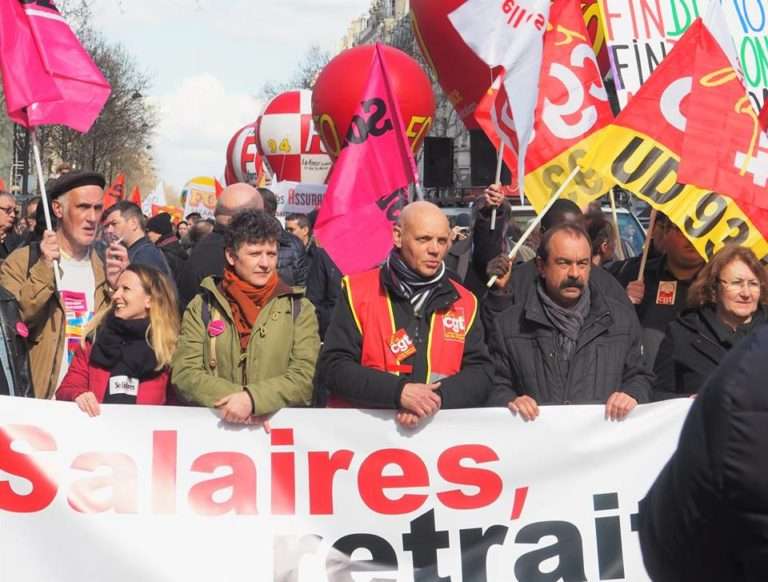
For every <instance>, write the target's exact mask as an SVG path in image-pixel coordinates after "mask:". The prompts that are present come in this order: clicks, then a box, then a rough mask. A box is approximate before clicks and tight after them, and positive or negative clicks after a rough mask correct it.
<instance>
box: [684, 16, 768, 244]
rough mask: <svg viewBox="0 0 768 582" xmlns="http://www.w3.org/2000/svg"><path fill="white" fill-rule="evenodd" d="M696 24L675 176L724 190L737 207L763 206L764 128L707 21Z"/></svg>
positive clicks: (766, 190)
mask: <svg viewBox="0 0 768 582" xmlns="http://www.w3.org/2000/svg"><path fill="white" fill-rule="evenodd" d="M696 28H697V32H696V53H695V55H696V58H695V67H694V74H693V83H692V89H691V94H690V97H689V98H688V108H687V112H686V113H687V115H686V117H687V120H688V122H687V126H686V130H685V139H684V141H683V152H682V160H681V162H680V179H681V180H683V181H685V182H687V183H690V184H696V185H697V186H700V187H702V188H709V189H713V190H717V191H718V192H723V193H725V194H727V195H728V196H730V197H731V198H733V199H734V200H735V201H736V202H737V203H738V204H739V205H740V206H742V208H747V207H756V209H760V208H762V209H763V211H768V132H765V131H763V129H762V128H761V126H760V120H759V116H758V112H757V111H756V110H755V108H754V107H753V105H752V101H751V100H750V98H749V95H748V93H747V90H746V87H745V86H744V82H743V80H742V77H741V73H740V72H739V71H738V70H737V69H735V68H734V67H733V66H732V64H731V62H730V61H729V59H728V57H727V55H726V53H725V52H724V50H723V48H722V47H721V46H720V43H719V42H718V41H717V39H716V38H715V36H713V34H712V33H711V32H710V30H709V28H708V26H707V25H706V24H705V23H704V22H703V21H699V22H697V23H696ZM728 40H729V41H730V37H728ZM763 234H765V235H768V232H764V233H763Z"/></svg>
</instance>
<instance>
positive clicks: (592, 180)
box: [475, 0, 613, 212]
mask: <svg viewBox="0 0 768 582" xmlns="http://www.w3.org/2000/svg"><path fill="white" fill-rule="evenodd" d="M550 13H551V18H550V26H549V28H548V29H547V32H546V33H545V34H544V55H543V58H542V64H541V77H540V80H539V96H538V102H537V104H536V115H535V120H534V129H533V138H532V140H531V142H530V143H529V145H528V151H527V154H526V158H525V195H526V197H527V198H528V200H529V201H530V202H531V205H532V206H533V207H534V208H535V209H536V211H537V212H538V211H540V210H541V209H542V208H543V207H544V206H546V204H547V201H549V199H550V198H551V197H552V196H553V195H554V194H555V192H556V191H557V190H558V189H559V187H560V185H561V184H562V183H563V182H565V180H566V179H567V178H568V176H569V175H570V174H571V173H572V171H573V170H574V169H575V168H577V167H579V165H578V161H579V160H580V159H581V158H582V157H583V156H585V155H586V152H587V151H588V150H589V149H590V148H591V147H592V146H594V144H595V143H596V142H597V141H598V140H599V134H600V130H602V129H603V128H604V127H606V126H607V125H609V124H610V122H611V120H612V119H613V113H612V112H611V107H610V104H609V102H608V93H607V92H606V90H605V86H604V85H603V80H602V78H601V76H600V69H599V68H598V65H597V59H596V57H595V53H594V49H593V48H592V44H591V41H590V39H589V35H588V33H587V29H586V26H585V24H584V19H583V17H582V13H581V8H580V3H579V0H555V1H554V2H553V3H552V7H551V12H550ZM492 91H493V87H492V88H491V91H489V94H488V95H487V96H486V97H485V98H484V99H483V101H481V103H480V104H479V105H478V107H477V110H476V112H475V117H476V119H477V122H478V125H480V127H482V128H483V130H484V131H485V133H486V134H487V135H488V137H489V139H490V140H491V142H492V143H494V145H497V144H498V141H499V139H501V140H502V141H503V142H504V143H505V149H504V161H505V162H506V164H507V166H509V167H510V168H512V167H515V159H516V149H517V148H516V147H515V146H516V144H517V141H516V136H515V127H514V125H515V124H514V120H513V116H512V113H511V108H510V107H509V105H508V104H507V90H506V83H503V84H501V85H500V87H499V88H498V91H497V92H496V93H493V92H492ZM494 134H496V135H494ZM497 136H499V137H497ZM510 146H511V147H510ZM497 148H498V145H497ZM611 186H613V182H612V181H609V180H605V179H604V178H603V177H602V176H601V175H600V174H598V173H596V172H593V171H585V172H579V173H577V174H576V176H575V178H574V179H573V180H572V181H571V182H570V184H569V185H568V186H567V187H566V189H565V191H564V192H563V194H562V196H563V197H564V198H569V199H571V200H573V201H574V202H576V203H577V204H578V205H579V206H580V207H582V208H585V207H586V206H587V204H588V203H589V202H591V201H592V200H594V199H595V198H597V197H599V196H602V195H603V194H605V193H606V191H607V190H608V189H609V188H610V187H611Z"/></svg>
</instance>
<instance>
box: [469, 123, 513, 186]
mask: <svg viewBox="0 0 768 582" xmlns="http://www.w3.org/2000/svg"><path fill="white" fill-rule="evenodd" d="M469 154H470V156H471V160H472V173H471V177H472V185H473V186H488V185H489V184H493V182H494V181H495V179H496V148H494V147H493V144H492V143H491V141H490V140H489V139H488V136H486V135H485V132H484V131H483V130H481V129H472V130H470V132H469ZM511 182H512V174H511V173H510V172H509V168H507V165H506V164H504V165H503V166H502V167H501V183H502V184H510V183H511Z"/></svg>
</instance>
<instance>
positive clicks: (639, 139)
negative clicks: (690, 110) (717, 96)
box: [581, 20, 768, 259]
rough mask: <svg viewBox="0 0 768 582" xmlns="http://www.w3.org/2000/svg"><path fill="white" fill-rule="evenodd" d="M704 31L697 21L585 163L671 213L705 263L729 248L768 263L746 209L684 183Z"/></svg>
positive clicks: (763, 244) (763, 243)
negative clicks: (688, 124)
mask: <svg viewBox="0 0 768 582" xmlns="http://www.w3.org/2000/svg"><path fill="white" fill-rule="evenodd" d="M701 27H702V24H701V20H697V21H696V22H695V23H694V24H693V25H692V26H691V27H690V28H689V29H688V31H687V32H686V33H685V34H684V35H683V36H682V37H681V38H680V40H679V41H677V43H676V44H675V46H674V48H673V49H672V51H671V52H670V53H669V55H668V56H667V57H666V58H665V59H664V60H663V61H662V63H661V65H659V67H657V68H656V70H655V71H654V72H653V74H652V75H651V76H650V77H649V79H648V80H647V81H646V82H645V84H644V85H643V86H642V87H641V88H640V90H639V91H638V92H637V94H636V95H635V96H634V97H633V98H632V100H631V101H630V102H629V104H628V105H627V106H626V107H625V108H624V109H623V110H622V112H621V113H620V114H619V115H618V116H617V117H616V119H615V120H614V123H613V124H612V125H611V126H610V127H608V128H606V129H605V130H603V131H602V132H601V140H600V143H598V144H597V146H596V147H594V148H592V149H591V150H590V152H589V155H588V156H586V157H585V158H584V159H583V160H582V162H581V163H582V165H583V167H584V168H586V169H587V170H596V171H598V172H600V173H601V174H603V175H605V176H607V179H610V180H615V181H616V183H618V184H620V185H621V186H623V187H624V188H626V189H627V190H629V191H630V192H633V193H635V194H636V195H637V196H638V197H640V198H641V199H643V200H645V201H646V202H648V203H649V204H650V205H651V206H653V207H654V208H656V209H658V210H660V211H661V212H663V213H665V214H666V215H667V216H668V217H669V218H670V220H672V222H674V223H675V224H676V225H677V226H678V227H680V229H681V231H682V232H683V234H684V235H685V236H686V237H688V239H689V240H690V241H691V242H692V243H693V245H694V246H695V247H696V249H697V250H698V251H699V252H700V253H701V254H702V256H704V257H707V258H709V257H711V256H712V255H713V254H714V253H715V252H717V251H718V250H719V249H720V248H722V246H723V245H725V244H728V243H736V244H741V245H743V246H746V247H749V248H751V249H752V250H753V251H754V252H755V254H756V255H757V256H758V258H761V259H762V258H765V257H767V256H768V243H766V241H765V239H764V238H763V236H762V234H761V233H760V231H759V230H758V228H756V226H755V224H754V222H753V221H752V220H751V219H750V217H749V215H748V213H747V212H745V211H744V209H742V208H740V207H739V205H737V204H736V203H735V202H734V201H733V200H731V199H730V198H728V197H726V196H724V195H722V194H719V193H717V192H715V191H714V190H713V189H706V188H700V187H698V186H694V185H691V184H686V183H684V182H682V181H681V179H680V177H679V167H680V158H681V155H682V153H683V140H684V137H685V131H686V117H685V115H684V112H685V106H686V103H685V102H686V100H688V99H690V97H689V93H690V90H691V80H692V77H693V74H694V71H693V68H694V67H693V59H694V54H695V51H696V46H697V43H698V38H699V36H698V35H699V34H700V33H701Z"/></svg>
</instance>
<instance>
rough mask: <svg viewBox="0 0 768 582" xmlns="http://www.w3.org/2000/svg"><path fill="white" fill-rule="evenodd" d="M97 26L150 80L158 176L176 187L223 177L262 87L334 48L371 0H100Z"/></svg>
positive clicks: (95, 5) (95, 3)
mask: <svg viewBox="0 0 768 582" xmlns="http://www.w3.org/2000/svg"><path fill="white" fill-rule="evenodd" d="M91 5H92V8H93V12H94V18H95V24H96V26H97V27H98V28H99V29H100V30H101V31H102V32H103V33H104V34H105V35H107V36H108V37H109V38H110V39H111V40H113V41H116V42H119V43H121V44H122V45H124V46H125V47H126V48H127V49H128V51H130V53H131V54H132V55H133V56H134V57H135V58H136V61H137V63H138V65H139V67H140V68H141V69H142V70H144V71H145V72H147V73H148V74H149V76H150V78H151V79H152V84H153V87H152V90H151V91H150V92H149V94H148V95H147V97H148V99H150V100H151V101H152V102H153V103H154V104H155V105H156V106H157V107H158V108H159V111H160V115H161V124H160V127H159V128H158V132H157V135H156V137H155V141H154V144H153V150H152V151H153V155H154V158H155V165H156V167H157V170H158V176H159V177H160V178H161V179H163V180H165V181H166V182H167V183H169V184H173V185H174V186H175V187H176V188H181V186H182V185H183V184H184V182H186V180H187V179H189V178H192V177H194V176H198V175H215V176H221V175H222V174H223V171H224V163H225V150H226V146H227V142H228V141H229V138H230V137H231V136H232V135H233V134H234V133H235V131H236V130H237V129H239V128H240V127H242V126H243V125H245V124H246V123H249V122H251V121H253V120H255V119H256V117H257V116H258V114H259V112H260V109H261V107H262V105H263V104H262V103H261V102H259V100H258V99H257V95H258V93H259V90H260V89H261V87H262V86H263V85H264V83H266V82H268V81H272V82H278V83H280V82H284V81H287V80H288V79H290V78H291V76H292V75H293V73H294V71H295V69H296V65H297V63H298V62H299V61H300V60H301V58H302V56H303V55H304V54H305V53H306V51H307V50H308V49H309V48H310V47H311V46H312V45H313V44H317V45H320V46H321V47H322V48H324V49H327V50H330V51H332V52H336V50H337V47H338V43H339V41H340V39H341V38H342V36H343V35H344V34H345V32H346V30H347V26H348V24H349V22H350V21H351V20H352V19H353V18H355V17H357V16H360V15H361V14H364V13H365V12H366V11H367V9H368V6H369V5H370V0H122V1H115V0H93V2H92V4H91Z"/></svg>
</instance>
